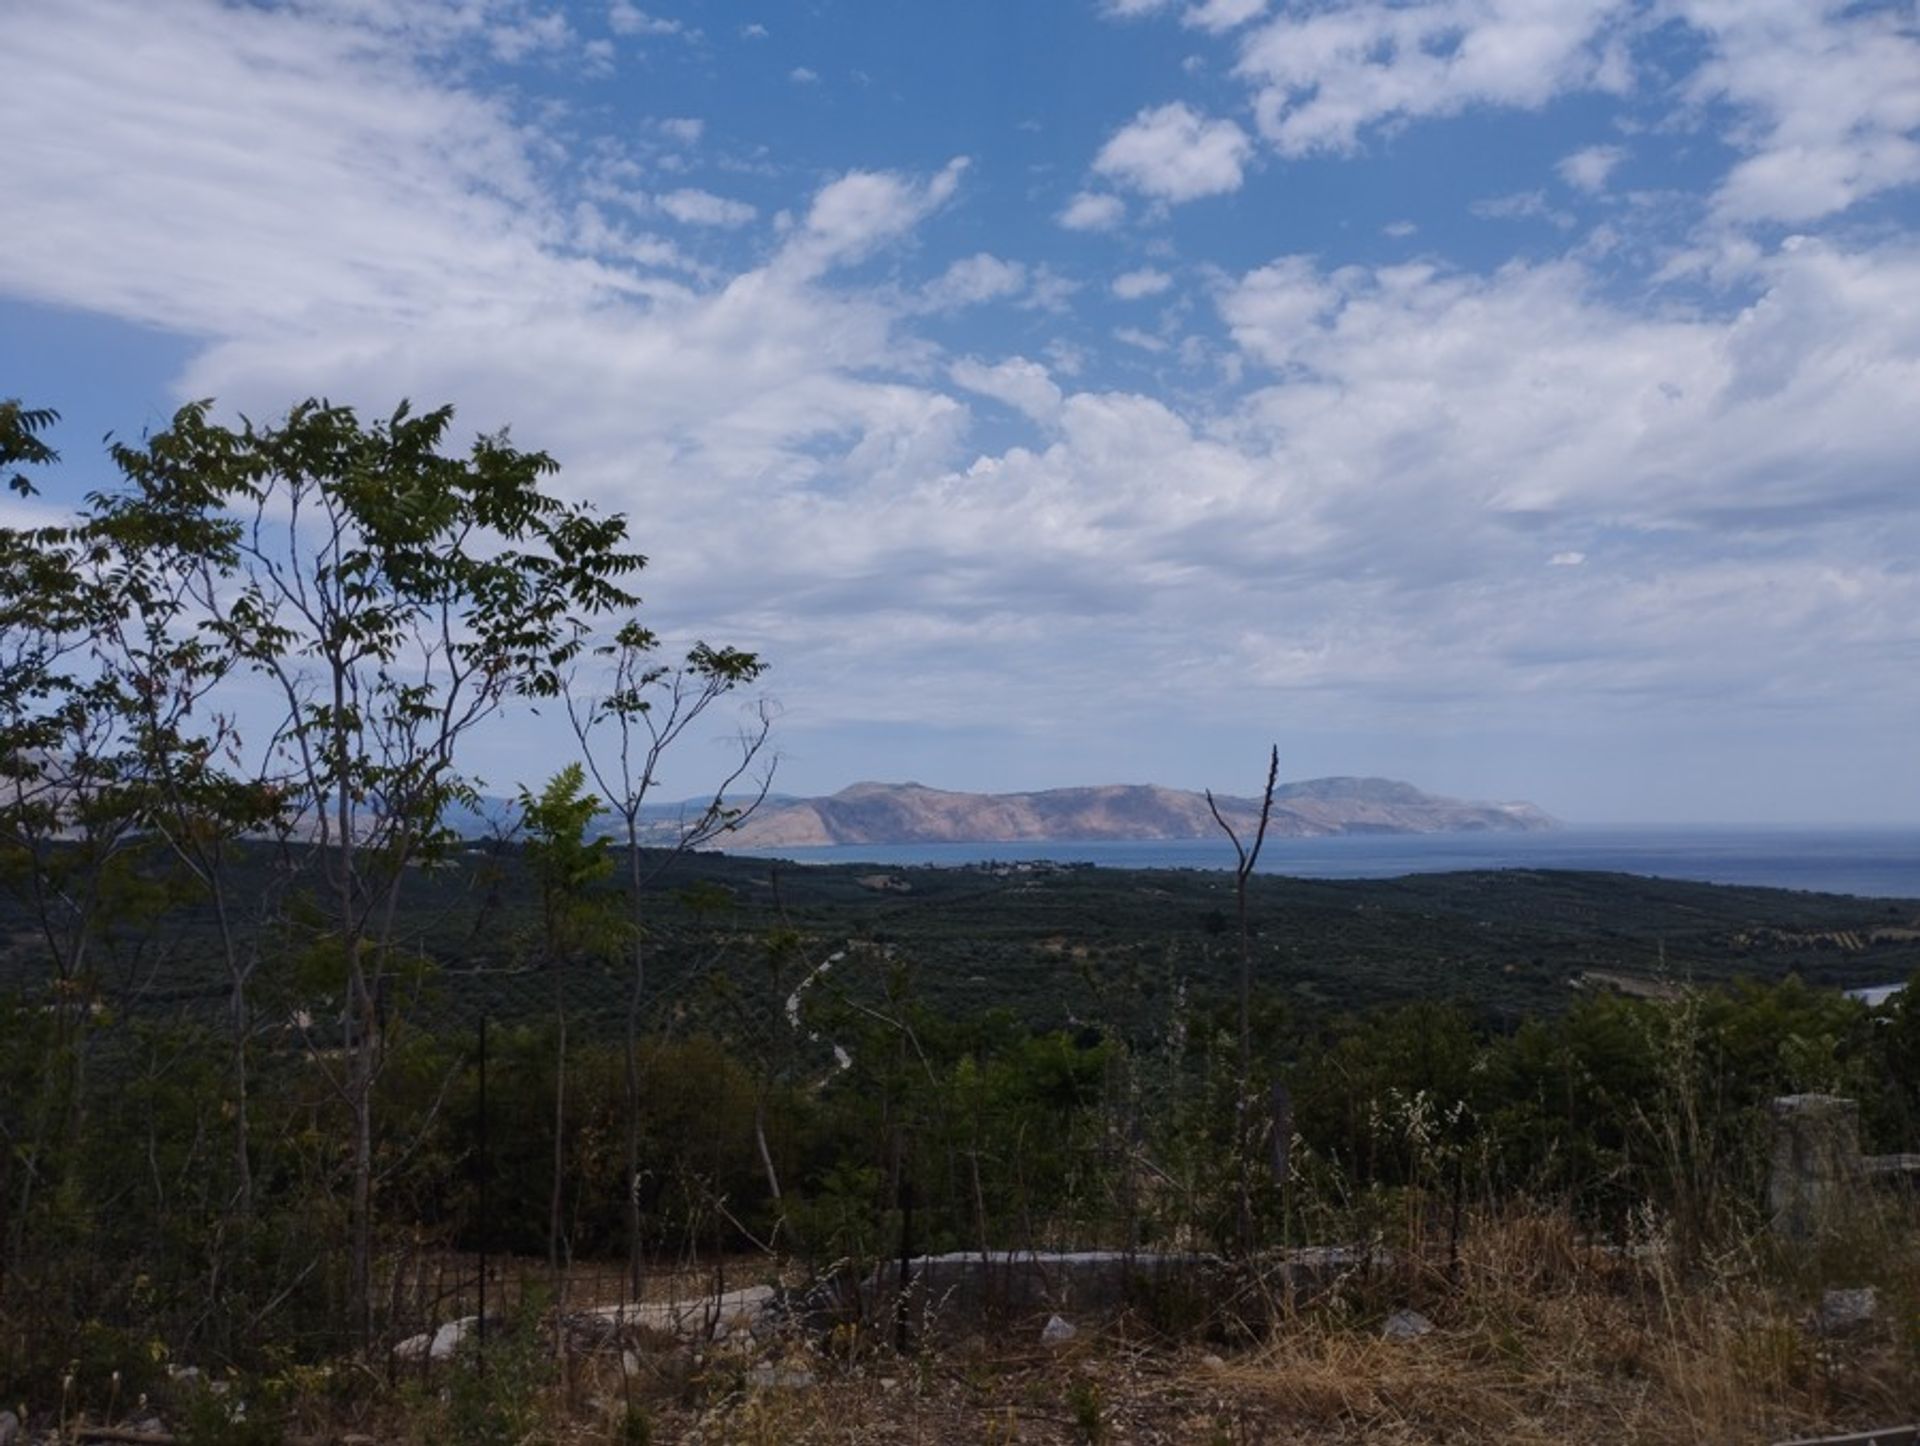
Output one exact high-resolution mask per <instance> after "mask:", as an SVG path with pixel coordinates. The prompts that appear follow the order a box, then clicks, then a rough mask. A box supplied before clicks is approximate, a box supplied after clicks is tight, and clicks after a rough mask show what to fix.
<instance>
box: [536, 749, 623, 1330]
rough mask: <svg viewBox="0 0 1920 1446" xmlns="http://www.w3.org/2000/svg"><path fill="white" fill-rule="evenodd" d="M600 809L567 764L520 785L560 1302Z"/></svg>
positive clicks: (601, 871)
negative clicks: (574, 1032)
mask: <svg viewBox="0 0 1920 1446" xmlns="http://www.w3.org/2000/svg"><path fill="white" fill-rule="evenodd" d="M603 812H605V808H604V807H603V806H602V804H601V802H600V800H599V799H598V798H595V797H594V796H593V795H592V794H590V793H587V792H586V770H585V769H584V768H582V767H581V765H580V764H578V763H569V764H568V765H567V766H566V767H565V768H563V769H561V770H560V771H559V772H558V773H556V774H555V775H554V776H553V777H552V778H550V779H548V780H547V784H546V786H545V787H544V788H542V789H541V790H540V792H539V793H538V794H535V793H533V792H531V791H530V790H528V789H525V788H522V789H521V790H520V815H521V821H522V826H523V827H524V828H525V830H526V835H527V843H526V857H527V863H528V865H529V866H530V867H531V869H532V871H533V877H534V882H535V884H536V886H537V887H538V888H539V891H540V926H541V927H540V933H541V939H540V953H541V958H542V962H543V963H544V964H545V966H546V969H547V971H548V974H549V975H550V976H551V978H552V980H553V1027H554V1056H553V1184H552V1190H551V1192H550V1196H549V1201H548V1215H547V1260H548V1264H549V1266H550V1267H551V1268H552V1270H553V1273H554V1279H555V1285H556V1291H555V1299H556V1301H557V1303H558V1304H560V1305H563V1306H564V1305H565V1304H566V1300H565V1296H564V1293H563V1292H564V1284H565V1282H564V1277H563V1276H562V1274H561V1269H560V1267H561V1256H562V1254H563V1240H564V1229H563V1218H564V1217H563V1209H564V1205H565V1193H566V1178H567V1172H566V1119H567V1113H566V1102H567V1005H566V977H567V967H568V965H569V964H570V963H571V962H572V961H573V960H574V959H576V958H577V957H578V956H579V955H581V954H582V953H586V952H590V951H594V950H597V949H599V948H602V947H604V946H605V944H606V943H607V942H608V941H609V940H610V937H611V935H612V927H611V926H612V922H613V915H612V914H611V912H610V911H609V909H608V908H607V904H608V902H609V901H608V900H607V899H605V898H604V897H602V896H596V894H595V893H594V885H596V884H598V883H600V882H601V881H603V880H604V879H606V878H607V877H608V876H609V875H610V874H611V873H612V872H613V859H612V857H611V856H610V855H609V854H608V852H607V840H606V837H605V835H601V836H598V837H594V838H589V837H588V836H587V830H588V829H589V828H591V827H592V826H593V821H594V820H595V819H596V818H598V817H599V816H600V815H601V814H602V813H603Z"/></svg>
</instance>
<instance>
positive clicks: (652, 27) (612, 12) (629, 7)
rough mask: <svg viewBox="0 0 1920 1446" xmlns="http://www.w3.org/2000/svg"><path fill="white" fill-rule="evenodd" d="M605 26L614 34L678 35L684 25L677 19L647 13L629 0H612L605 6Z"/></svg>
mask: <svg viewBox="0 0 1920 1446" xmlns="http://www.w3.org/2000/svg"><path fill="white" fill-rule="evenodd" d="M607 28H608V29H609V30H611V31H613V33H614V34H615V35H628V36H633V35H680V34H682V33H684V32H685V30H686V28H687V27H686V26H685V25H684V24H683V23H682V22H680V21H678V20H669V19H665V18H663V17H661V16H658V15H649V14H648V13H647V12H646V11H644V10H642V9H641V8H640V7H639V6H637V5H634V4H632V3H630V0H614V3H613V4H612V5H610V6H609V7H608V8H607Z"/></svg>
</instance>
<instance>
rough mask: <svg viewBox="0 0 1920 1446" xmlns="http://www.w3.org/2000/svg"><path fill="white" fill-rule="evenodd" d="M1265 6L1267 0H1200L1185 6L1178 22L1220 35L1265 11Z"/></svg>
mask: <svg viewBox="0 0 1920 1446" xmlns="http://www.w3.org/2000/svg"><path fill="white" fill-rule="evenodd" d="M1266 8H1267V0H1202V3H1201V4H1198V5H1190V6H1188V7H1187V10H1186V11H1185V13H1184V14H1182V15H1181V17H1180V23H1181V24H1182V25H1189V26H1192V27H1193V28H1194V29H1196V30H1205V31H1208V32H1210V33H1212V34H1215V35H1222V34H1225V33H1226V32H1227V31H1229V30H1236V29H1238V28H1239V27H1240V26H1242V25H1245V24H1246V23H1247V22H1248V21H1249V20H1252V19H1254V18H1255V17H1256V16H1258V15H1261V14H1263V13H1265V11H1266Z"/></svg>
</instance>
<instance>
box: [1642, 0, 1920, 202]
mask: <svg viewBox="0 0 1920 1446" xmlns="http://www.w3.org/2000/svg"><path fill="white" fill-rule="evenodd" d="M1678 9H1679V11H1680V13H1681V14H1682V15H1684V17H1685V18H1686V20H1687V22H1688V23H1689V24H1690V25H1692V26H1694V27H1695V28H1696V29H1697V30H1699V31H1700V32H1701V34H1703V35H1704V36H1705V37H1706V38H1707V39H1708V40H1709V42H1710V43H1711V45H1712V47H1713V53H1712V54H1711V55H1710V56H1709V58H1708V59H1707V60H1706V62H1705V63H1704V64H1703V65H1702V66H1701V67H1700V68H1699V70H1698V71H1697V72H1696V73H1695V74H1694V76H1693V77H1692V79H1691V81H1690V83H1689V88H1690V90H1691V92H1692V93H1693V95H1694V96H1695V97H1696V99H1699V100H1702V101H1709V100H1718V101H1722V102H1724V103H1726V104H1728V105H1730V106H1733V107H1734V108H1735V109H1736V110H1737V111H1738V112H1739V113H1740V114H1741V115H1742V116H1743V118H1744V119H1745V121H1746V125H1745V126H1743V127H1741V128H1738V129H1736V130H1735V131H1734V133H1733V136H1732V139H1733V141H1734V143H1735V144H1736V145H1737V146H1738V148H1739V149H1741V150H1743V151H1746V152H1747V156H1746V159H1744V160H1742V161H1741V162H1740V163H1739V164H1737V165H1736V166H1735V167H1734V168H1733V170H1732V172H1731V173H1730V174H1729V175H1728V176H1727V178H1726V180H1725V182H1724V183H1723V184H1722V185H1721V187H1720V190H1719V193H1718V195H1717V197H1716V198H1715V199H1716V206H1717V209H1718V211H1719V212H1720V214H1721V215H1722V216H1723V217H1725V218H1726V219H1728V220H1732V221H1736V222H1745V221H1786V222H1806V221H1812V220H1816V219H1818V218H1820V217H1822V216H1828V215H1832V214H1834V213H1836V212H1839V211H1844V210H1846V209H1847V208H1848V207H1850V206H1852V205H1854V204H1855V203H1857V202H1859V201H1861V200H1864V199H1865V198H1867V197H1869V196H1874V195H1878V194H1879V193H1881V192H1883V191H1886V190H1889V189H1891V188H1893V187H1896V186H1907V185H1912V184H1914V183H1915V182H1920V134H1917V133H1920V79H1916V77H1920V32H1916V31H1915V29H1914V26H1913V18H1912V13H1911V7H1910V6H1908V7H1902V6H1898V5H1894V6H1872V5H1848V4H1842V3H1839V0H1681V3H1680V4H1679V5H1678ZM1903 9H1904V10H1905V11H1906V14H1905V16H1904V18H1903V16H1902V10H1903Z"/></svg>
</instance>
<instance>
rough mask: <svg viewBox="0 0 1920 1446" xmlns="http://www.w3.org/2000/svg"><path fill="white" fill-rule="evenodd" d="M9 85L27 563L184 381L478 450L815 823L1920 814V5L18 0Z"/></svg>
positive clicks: (250, 408)
mask: <svg viewBox="0 0 1920 1446" xmlns="http://www.w3.org/2000/svg"><path fill="white" fill-rule="evenodd" d="M0 68H3V69H4V71H5V83H4V84H0V134H4V135H5V136H6V138H7V152H6V153H7V157H8V178H7V182H6V188H7V194H8V195H9V198H10V199H11V200H12V201H13V203H14V209H15V217H16V219H15V224H12V225H9V226H6V227H4V228H0V397H8V396H15V395H17V396H19V397H20V398H21V399H22V400H24V401H25V402H27V403H28V404H29V405H32V406H46V407H53V408H57V409H59V410H60V411H61V412H62V413H63V420H62V422H61V424H60V425H59V426H58V427H57V428H55V429H54V430H53V432H52V433H51V434H50V435H49V437H48V440H50V441H51V442H52V444H53V445H54V446H56V447H57V448H59V449H60V451H61V452H62V453H63V462H62V464H61V465H60V466H59V467H57V468H54V469H51V470H50V471H47V472H45V473H44V475H42V476H41V477H40V479H39V480H40V481H41V483H42V485H43V495H42V497H41V498H40V499H38V500H35V501H26V500H22V499H19V498H15V497H13V496H11V495H8V496H7V497H5V498H4V500H0V524H7V525H19V524H21V523H25V522H33V521H44V520H50V519H53V518H57V517H60V516H62V515H63V514H64V511H65V509H67V508H70V507H71V506H73V505H74V504H75V503H76V502H77V501H78V500H79V499H80V498H81V497H82V496H83V495H84V494H85V493H86V492H87V491H89V490H91V489H94V488H97V487H101V486H103V485H107V484H109V483H110V482H111V480H112V470H111V468H110V466H109V465H108V463H107V461H106V458H105V456H104V452H103V449H102V447H101V445H100V438H101V435H102V433H104V432H107V431H109V430H112V431H114V432H116V433H117V434H118V435H120V436H123V437H132V436H136V435H137V434H138V433H139V432H140V431H141V430H142V429H143V428H149V427H155V426H159V425H161V424H163V423H164V422H165V420H166V418H167V417H168V416H169V415H170V414H171V412H172V410H173V409H174V408H175V407H177V406H178V405H180V404H181V403H182V402H183V401H185V400H188V399H191V398H199V397H215V398H218V407H217V410H218V413H219V415H221V416H222V417H224V418H232V417H234V416H237V415H239V414H240V413H242V412H244V413H247V414H250V415H253V416H256V417H271V416H274V415H277V414H279V413H281V412H284V410H285V409H286V408H287V406H288V405H290V404H291V403H293V402H294V401H296V400H298V399H300V398H302V397H305V396H308V395H327V396H330V397H332V398H333V399H334V400H336V401H345V402H352V403H354V404H356V405H358V406H361V407H362V408H364V409H365V410H366V411H367V412H369V413H378V414H381V415H384V414H386V413H387V412H389V411H390V410H391V409H392V407H393V406H394V404H395V403H396V402H397V401H398V400H400V399H401V398H402V397H408V398H411V399H413V400H414V402H415V403H416V404H418V405H423V406H424V405H434V404H438V403H441V402H451V403H453V404H455V405H456V407H457V408H458V409H459V421H458V424H457V427H458V430H459V432H460V433H461V441H462V443H464V441H465V439H466V437H468V436H470V435H471V434H472V433H474V432H476V431H482V430H485V431H492V430H495V429H497V428H500V427H502V426H508V425H510V426H511V427H512V429H513V436H514V439H515V441H516V442H518V443H520V444H521V445H523V446H527V447H538V448H542V449H545V450H547V451H550V452H552V453H553V454H554V455H555V456H556V457H557V458H558V460H559V461H560V462H561V464H562V467H563V470H562V472H561V473H560V475H559V478H558V479H557V484H556V485H558V486H559V487H561V488H562V489H563V490H565V491H567V492H568V493H569V494H570V495H574V496H579V497H587V498H591V499H593V500H594V501H596V502H597V503H599V504H601V505H603V506H605V507H608V508H611V509H618V510H623V511H626V512H628V513H630V514H631V515H632V517H633V520H634V527H635V533H636V536H637V538H638V541H639V545H640V547H641V548H642V550H644V551H645V552H647V553H648V554H649V556H650V557H651V559H652V564H651V566H650V567H649V569H648V571H647V573H646V574H645V576H644V577H643V578H642V580H641V584H640V590H641V591H642V592H643V593H644V594H645V596H646V598H647V617H648V620H649V621H650V622H651V623H652V625H653V626H654V627H656V628H657V629H658V630H659V631H660V632H661V633H662V634H663V635H666V636H669V637H673V638H679V639H686V640H690V639H692V638H695V637H700V638H707V639H710V640H713V641H715V642H723V643H731V644H735V645H738V646H742V647H747V648H752V649H756V650H759V651H761V652H763V653H764V654H765V655H766V657H767V658H768V659H769V660H770V661H771V663H772V665H773V666H772V670H771V672H770V673H769V674H768V679H767V682H768V689H769V692H770V693H771V694H772V695H773V696H774V697H775V698H777V699H778V701H779V703H780V706H781V710H782V716H781V720H780V723H779V726H778V729H777V731H776V735H775V737H776V742H777V745H778V747H779V748H780V750H781V752H782V753H783V755H784V758H785V762H784V764H783V768H782V772H781V775H780V778H779V781H778V787H779V788H780V789H781V790H782V791H785V792H791V793H795V794H802V795H815V794H824V793H831V792H834V791H836V790H837V789H838V788H840V787H842V786H844V785H845V784H847V783H849V782H852V781H854V780H857V779H862V778H876V779H891V780H904V779H918V780H920V781H923V782H926V783H928V784H930V785H937V786H940V787H944V788H951V789H956V790H961V791H974V792H1013V791H1022V790H1032V789H1039V788H1048V787H1060V786H1068V785H1072V784H1076V783H1080V782H1115V781H1141V782H1153V783H1159V784H1164V785H1167V786H1170V787H1178V788H1188V789H1199V788H1203V787H1211V788H1214V789H1216V790H1220V791H1226V792H1232V793H1239V794H1245V793H1251V792H1253V791H1255V789H1257V787H1258V784H1259V781H1260V777H1261V773H1262V765H1263V761H1264V758H1265V752H1266V748H1267V746H1268V744H1269V743H1275V742H1277V743H1278V744H1279V745H1280V748H1281V763H1282V776H1283V778H1288V779H1300V778H1308V777H1316V776H1324V775H1331V774H1342V773H1346V774H1370V775H1378V776H1383V777H1389V778H1396V779H1402V780H1405V781H1407V782H1410V783H1413V784H1415V785H1417V786H1419V787H1420V788H1422V789H1425V790H1428V791H1430V792H1433V793H1439V794H1446V795H1452V796H1456V797H1461V798H1468V799H1482V800H1525V801H1528V802H1532V803H1535V804H1537V805H1539V806H1540V807H1541V808H1543V809H1545V810H1546V811H1548V812H1549V813H1551V814H1553V815H1555V816H1556V817H1559V818H1561V819H1564V820H1566V821H1569V822H1575V821H1577V822H1579V823H1581V824H1586V825H1607V824H1616V823H1617V824H1638V825H1650V824H1663V823H1664V824H1712V825H1728V824H1732V825H1739V826H1837V827H1846V826H1868V827H1883V826H1900V825H1911V824H1914V823H1916V822H1920V759H1916V757H1915V747H1914V743H1913V738H1914V737H1915V735H1916V733H1917V732H1920V567H1916V565H1915V563H1914V559H1915V557H1916V556H1920V490H1917V489H1916V485H1915V483H1916V466H1917V465H1920V441H1916V429H1915V428H1914V426H1913V420H1912V418H1913V412H1914V409H1915V399H1916V398H1917V397H1920V237H1917V232H1920V227H1917V224H1916V223H1920V105H1916V103H1915V77H1916V76H1920V36H1916V34H1915V32H1914V30H1913V27H1912V23H1911V7H1909V6H1905V5H1902V4H1898V3H1891V0H1888V3H1877V0H1870V3H1867V4H1862V5H1847V6H1839V5H1824V4H1811V3H1807V0H1751V3H1747V4H1743V5H1739V6H1729V5H1726V4H1724V3H1721V0H1671V3H1661V4H1654V3H1651V0H1566V3H1564V4H1561V5H1555V6H1545V7H1543V6H1539V5H1532V4H1526V5H1523V4H1518V3H1514V0H1490V3H1485V4H1466V3H1462V0H1409V3H1402V4H1385V3H1381V0H1336V3H1330V4H1318V3H1316V4H1311V5H1309V4H1304V3H1296V0H1059V3H1057V4H1046V5H1034V4H1030V3H1026V0H983V3H979V4H974V5H967V6H950V7H922V6H898V7H893V6H888V7H873V6H859V5H853V4H849V3H846V0H824V3H821V4H818V5H814V6H809V7H806V8H805V10H804V11H801V10H798V9H795V8H793V7H774V6H768V7H764V8H760V9H756V8H755V7H752V6H746V7H741V6H728V7H722V6H720V5H718V4H716V3H713V0H648V3H647V4H646V5H645V6H644V7H643V6H642V5H640V4H638V3H635V0H592V3H587V0H578V3H556V0H262V3H237V0H176V3H170V4H168V5H165V6H155V5H150V4H140V3H137V0H23V3H17V4H13V5H9V6H6V7H5V8H4V9H0ZM724 731H725V724H724V720H722V721H721V722H718V723H716V724H715V727H714V728H713V729H712V730H711V732H712V733H714V734H718V733H722V732H724ZM567 742H568V740H567V738H566V736H565V733H564V730H563V729H561V728H559V727H557V726H556V724H555V723H554V721H553V720H552V719H551V718H547V719H540V720H535V719H532V718H530V717H528V716H527V715H525V714H524V713H522V714H519V715H516V717H515V718H514V719H512V720H510V721H508V722H507V723H505V724H503V725H502V726H500V727H496V728H492V729H489V730H488V732H487V733H486V735H485V736H484V737H482V738H480V739H479V740H478V745H479V746H478V747H477V749H476V751H475V753H474V755H473V758H472V760H471V763H472V768H473V771H474V772H475V773H477V774H478V775H479V776H481V777H482V778H486V779H489V780H491V781H492V783H493V786H494V790H495V791H499V792H510V791H511V790H512V788H513V787H514V786H515V785H517V784H520V783H537V782H538V781H539V779H538V778H529V777H525V776H523V774H525V773H526V772H527V771H528V770H530V769H541V770H546V769H548V767H549V764H550V763H553V764H554V765H555V766H557V760H558V759H559V758H560V756H561V750H563V749H564V748H565V747H566V745H567ZM718 756H719V755H718V754H716V753H715V752H713V751H711V750H708V749H707V748H706V746H705V744H704V742H703V741H701V740H699V739H695V740H690V741H689V743H688V744H687V745H686V746H685V747H684V748H683V749H682V750H681V753H680V754H679V756H677V757H676V758H674V759H672V760H670V762H669V769H668V778H667V781H666V782H665V784H664V785H663V786H664V787H665V789H666V795H665V796H672V797H682V796H694V795H698V794H699V793H700V792H701V791H702V790H703V788H705V787H709V786H711V782H712V778H713V768H712V765H713V763H714V761H715V760H716V758H717V757H718Z"/></svg>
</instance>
